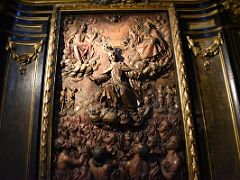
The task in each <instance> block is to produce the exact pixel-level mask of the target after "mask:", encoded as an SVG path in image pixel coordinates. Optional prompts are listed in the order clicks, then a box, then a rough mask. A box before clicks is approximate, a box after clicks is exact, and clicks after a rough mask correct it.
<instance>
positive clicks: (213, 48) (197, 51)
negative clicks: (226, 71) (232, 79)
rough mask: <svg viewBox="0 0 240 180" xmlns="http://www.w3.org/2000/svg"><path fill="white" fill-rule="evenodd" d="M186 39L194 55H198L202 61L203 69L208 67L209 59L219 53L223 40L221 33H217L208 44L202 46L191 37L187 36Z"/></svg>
mask: <svg viewBox="0 0 240 180" xmlns="http://www.w3.org/2000/svg"><path fill="white" fill-rule="evenodd" d="M187 40H188V47H189V49H191V50H192V52H193V54H194V56H195V57H198V58H199V59H201V60H202V61H203V65H204V69H205V70H209V69H210V59H211V58H213V57H214V56H216V55H217V54H218V53H219V50H220V48H221V45H222V44H223V40H222V37H221V34H220V33H219V34H218V36H217V37H216V38H215V39H214V40H213V42H212V43H211V45H210V46H208V47H203V45H201V44H200V43H199V42H197V41H195V40H194V39H191V38H190V37H189V36H187Z"/></svg>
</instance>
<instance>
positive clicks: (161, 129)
mask: <svg viewBox="0 0 240 180" xmlns="http://www.w3.org/2000/svg"><path fill="white" fill-rule="evenodd" d="M170 129H171V123H170V122H169V121H167V120H163V121H161V123H160V125H159V127H158V131H159V132H160V133H165V132H167V131H169V130H170Z"/></svg>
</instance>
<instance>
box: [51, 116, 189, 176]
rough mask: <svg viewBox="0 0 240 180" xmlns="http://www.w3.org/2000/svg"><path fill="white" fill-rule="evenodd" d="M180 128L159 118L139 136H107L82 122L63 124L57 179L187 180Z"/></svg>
mask: <svg viewBox="0 0 240 180" xmlns="http://www.w3.org/2000/svg"><path fill="white" fill-rule="evenodd" d="M181 141H182V139H181V123H180V121H179V119H178V118H177V116H176V115H174V116H158V117H155V118H153V119H152V120H151V121H149V123H148V125H147V127H145V128H141V129H139V130H127V131H122V132H121V131H109V130H106V129H103V128H99V127H97V126H95V125H93V124H92V123H91V122H89V121H88V120H86V119H82V118H80V117H65V118H62V119H61V121H60V123H59V125H58V138H57V139H56V141H55V148H56V151H57V153H56V157H55V165H56V167H55V173H54V179H79V180H80V179H99V180H104V179H114V180H117V179H136V180H141V179H142V180H145V179H149V180H152V179H183V176H184V173H185V172H184V168H183V167H184V166H183V164H184V159H183V156H184V155H183V149H182V146H181V144H182V143H181Z"/></svg>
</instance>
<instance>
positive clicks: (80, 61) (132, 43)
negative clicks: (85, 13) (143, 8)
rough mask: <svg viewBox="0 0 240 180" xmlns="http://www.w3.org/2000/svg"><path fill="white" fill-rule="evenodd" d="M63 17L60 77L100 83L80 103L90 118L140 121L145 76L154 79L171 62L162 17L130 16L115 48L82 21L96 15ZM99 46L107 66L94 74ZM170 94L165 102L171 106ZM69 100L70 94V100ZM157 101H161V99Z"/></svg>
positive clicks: (145, 109) (111, 121)
mask: <svg viewBox="0 0 240 180" xmlns="http://www.w3.org/2000/svg"><path fill="white" fill-rule="evenodd" d="M64 22H65V26H66V29H65V31H64V32H65V34H64V35H65V37H64V42H65V48H64V55H63V58H62V61H61V66H62V77H63V80H65V79H66V78H70V81H71V82H73V83H74V82H78V81H81V80H82V79H83V78H88V79H89V80H91V81H92V83H95V84H96V85H98V86H99V87H101V88H100V89H99V90H98V91H97V92H96V95H95V96H94V97H93V99H92V100H91V102H90V103H89V104H88V105H87V107H85V109H86V113H87V114H88V116H89V119H90V120H91V121H93V122H95V123H98V124H101V123H103V124H119V123H120V124H122V125H126V124H131V125H133V126H139V125H141V124H142V123H143V122H144V119H145V117H146V116H148V113H149V112H150V108H149V106H148V104H147V103H148V102H147V101H148V100H146V98H144V96H145V95H144V94H143V93H142V91H143V89H142V84H143V83H144V82H145V81H146V79H149V80H152V79H156V78H158V77H159V76H161V75H162V74H164V73H166V72H167V71H168V69H169V68H170V67H172V54H171V48H170V45H169V44H168V42H167V41H166V40H165V39H164V38H163V34H162V33H161V31H160V30H161V28H162V27H163V26H164V25H165V24H166V21H165V20H164V19H163V18H162V17H161V16H157V17H156V18H155V19H152V20H151V19H147V20H145V21H144V19H143V18H134V19H133V22H132V24H131V27H130V28H129V31H128V34H127V35H126V36H124V39H123V42H122V46H121V48H119V47H118V48H114V47H113V46H112V45H111V41H110V39H109V38H107V37H104V36H103V35H102V32H100V30H96V29H95V28H91V29H88V25H87V24H96V23H97V22H98V20H97V19H95V18H92V19H91V20H88V21H86V20H85V21H83V20H79V19H77V18H75V19H74V18H73V19H71V18H66V20H65V21H64ZM99 49H102V50H103V53H105V54H106V57H107V61H108V62H107V63H108V64H109V66H108V68H107V69H106V70H105V71H104V72H102V73H101V74H100V75H98V76H97V77H96V76H94V75H93V72H94V71H97V68H98V66H99V65H101V64H100V60H101V58H102V56H103V55H102V54H101V53H99ZM125 60H126V61H127V62H128V63H126V62H125ZM64 91H65V87H64V88H63V92H62V95H61V104H65V98H64ZM170 91H171V90H170V89H169V88H168V95H169V96H172V95H170V94H171V93H169V92H170ZM73 93H76V92H73ZM73 93H72V95H74V94H73ZM169 96H167V100H169V101H166V102H168V103H170V104H168V107H169V106H173V104H172V102H170V97H169ZM73 101H74V98H72V100H70V101H69V102H71V103H73ZM161 101H164V100H163V99H161ZM160 104H161V105H162V106H163V104H164V102H160ZM62 106H63V105H62ZM63 107H65V106H63ZM162 108H163V107H162ZM173 109H174V108H172V109H171V110H173ZM175 109H176V108H175ZM64 110H65V109H64V108H61V111H63V112H62V114H66V113H65V112H64ZM162 110H163V111H164V109H162ZM119 117H121V118H119Z"/></svg>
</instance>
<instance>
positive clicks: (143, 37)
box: [52, 11, 187, 180]
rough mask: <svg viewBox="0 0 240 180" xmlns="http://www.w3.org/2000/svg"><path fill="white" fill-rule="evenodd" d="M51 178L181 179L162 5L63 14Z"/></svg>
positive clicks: (180, 140) (178, 125) (179, 128)
mask: <svg viewBox="0 0 240 180" xmlns="http://www.w3.org/2000/svg"><path fill="white" fill-rule="evenodd" d="M59 42H60V49H59V52H60V54H59V56H58V70H57V75H56V77H57V78H56V90H55V96H56V98H55V103H54V104H55V105H54V106H55V113H54V122H53V144H54V148H53V150H54V152H53V158H52V167H53V173H52V174H53V175H52V176H53V179H100V180H102V179H114V180H115V179H144V180H145V179H150V180H153V179H186V178H187V173H186V164H187V162H186V158H185V145H184V144H185V143H184V136H183V135H184V131H183V125H182V114H181V108H180V107H181V106H180V100H179V92H178V88H177V87H178V86H177V77H176V68H175V59H174V51H173V43H172V38H171V28H170V23H169V16H168V12H167V11H154V12H144V13H140V12H134V13H116V14H113V13H102V14H101V13H98V14H94V13H92V14H91V13H90V14H89V13H88V14H86V13H85V14H74V15H64V16H63V18H62V23H61V32H60V41H59Z"/></svg>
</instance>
